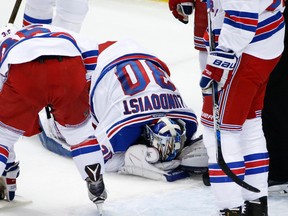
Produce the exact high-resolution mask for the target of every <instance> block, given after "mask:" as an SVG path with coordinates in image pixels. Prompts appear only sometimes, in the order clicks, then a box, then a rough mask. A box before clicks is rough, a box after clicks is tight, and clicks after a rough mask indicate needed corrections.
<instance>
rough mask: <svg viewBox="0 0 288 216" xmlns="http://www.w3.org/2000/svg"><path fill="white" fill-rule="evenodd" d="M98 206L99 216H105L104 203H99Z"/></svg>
mask: <svg viewBox="0 0 288 216" xmlns="http://www.w3.org/2000/svg"><path fill="white" fill-rule="evenodd" d="M96 206H97V209H98V212H99V216H103V203H97V204H96Z"/></svg>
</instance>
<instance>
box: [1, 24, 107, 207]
mask: <svg viewBox="0 0 288 216" xmlns="http://www.w3.org/2000/svg"><path fill="white" fill-rule="evenodd" d="M1 41H2V42H1V44H0V49H1V58H0V62H1V64H0V74H1V78H2V79H1V82H0V83H1V92H0V113H1V115H0V173H1V175H2V177H1V179H2V181H1V182H2V183H3V182H4V188H3V187H0V188H1V191H0V192H1V194H2V196H1V198H2V199H3V198H4V197H6V199H7V200H8V201H12V200H13V199H14V197H15V190H16V178H17V176H18V175H19V166H18V163H17V162H15V160H16V157H15V154H14V149H13V147H14V144H15V143H16V142H17V140H18V139H19V138H20V137H21V136H32V135H35V134H37V133H39V132H40V125H39V117H38V113H39V111H40V110H41V109H42V108H43V107H46V106H49V107H50V108H51V112H52V113H53V115H54V116H55V119H56V121H55V124H57V126H58V129H59V131H60V132H61V134H62V135H63V136H64V137H65V138H66V141H67V144H68V145H69V148H71V151H72V157H73V160H74V162H75V164H76V166H77V168H78V170H79V172H80V174H81V176H82V178H83V180H85V181H86V182H87V186H88V191H89V198H90V199H91V201H92V202H94V203H96V204H99V203H102V202H104V200H105V199H106V196H107V195H106V191H105V187H104V182H103V177H102V174H103V171H104V170H103V165H104V160H103V155H102V152H101V148H100V145H99V144H98V141H97V140H96V138H95V136H94V130H93V127H92V122H91V118H90V109H89V99H88V97H89V94H88V85H87V79H86V75H87V73H88V72H90V71H92V70H94V69H95V68H96V61H97V56H98V45H97V43H96V42H95V41H90V40H88V39H87V38H83V37H82V36H80V35H79V34H77V33H74V32H72V31H71V32H67V31H65V30H64V29H62V28H58V27H54V26H50V25H40V24H37V25H30V26H27V27H25V28H23V29H21V30H18V31H17V30H15V29H13V28H11V26H7V27H5V28H3V29H2V31H1ZM101 168H102V169H101ZM43 174H45V173H43ZM68 182H69V181H68ZM2 186H3V185H2ZM3 189H4V190H3Z"/></svg>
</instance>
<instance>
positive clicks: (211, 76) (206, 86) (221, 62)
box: [200, 50, 237, 94]
mask: <svg viewBox="0 0 288 216" xmlns="http://www.w3.org/2000/svg"><path fill="white" fill-rule="evenodd" d="M236 61H237V58H236V56H235V54H234V53H232V52H224V51H221V50H217V51H211V52H210V53H209V55H208V57H207V64H206V68H205V70H204V71H203V72H202V77H201V80H200V87H201V88H202V92H203V94H211V89H212V81H213V80H214V81H216V82H217V83H218V91H220V90H222V88H223V87H224V86H225V84H226V82H228V81H230V79H231V76H232V70H233V69H234V67H235V64H236Z"/></svg>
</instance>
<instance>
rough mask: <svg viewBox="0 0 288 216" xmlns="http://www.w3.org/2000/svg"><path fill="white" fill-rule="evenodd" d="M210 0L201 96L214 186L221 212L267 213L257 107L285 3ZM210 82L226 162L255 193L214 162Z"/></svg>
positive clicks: (265, 160)
mask: <svg viewBox="0 0 288 216" xmlns="http://www.w3.org/2000/svg"><path fill="white" fill-rule="evenodd" d="M212 3H213V4H212V5H210V7H212V10H211V22H212V32H213V39H214V40H215V49H212V51H211V52H210V53H209V55H208V58H207V65H206V69H205V70H204V71H203V72H202V78H201V80H200V86H201V88H202V91H203V96H204V97H203V98H204V101H203V109H202V116H201V122H202V124H203V125H204V129H203V139H204V144H205V146H206V148H207V152H208V156H209V175H210V181H211V186H212V190H213V193H214V195H215V197H216V202H217V205H218V207H219V215H229V216H234V215H247V216H260V215H261V216H266V215H268V208H267V187H268V184H267V177H268V166H269V156H268V152H267V149H266V141H265V138H264V135H263V131H262V120H261V110H262V108H263V98H264V94H265V88H266V84H267V82H268V78H269V75H270V73H271V72H272V70H273V68H274V67H275V65H276V64H277V62H278V61H279V59H280V55H281V53H282V51H283V38H284V19H283V16H282V12H283V5H282V3H281V1H280V0H279V1H272V0H264V1H250V0H243V1H236V0H229V1H227V0H213V2H212ZM209 45H210V46H211V47H213V45H214V44H209ZM212 82H216V83H217V84H218V93H219V118H217V119H218V120H219V122H220V132H221V136H220V137H221V138H220V139H221V147H222V152H223V157H224V160H225V161H226V163H227V165H228V167H229V168H230V169H231V170H232V172H233V173H234V174H236V175H237V176H238V177H239V178H240V179H241V180H244V181H245V182H247V183H248V184H250V185H252V186H254V187H256V188H258V189H259V190H260V192H259V193H255V192H251V191H248V190H246V189H244V188H242V187H240V186H239V185H237V184H236V183H235V182H233V181H232V180H231V178H229V177H228V176H227V175H226V174H225V173H224V172H223V171H222V169H221V168H220V167H219V165H218V163H217V158H216V157H217V156H216V155H217V154H216V153H217V145H216V138H215V133H214V130H213V127H214V125H213V101H212V96H211V89H212ZM243 205H244V207H243Z"/></svg>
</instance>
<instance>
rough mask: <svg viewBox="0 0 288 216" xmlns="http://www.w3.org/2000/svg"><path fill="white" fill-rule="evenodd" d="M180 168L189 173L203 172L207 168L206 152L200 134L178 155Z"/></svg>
mask: <svg viewBox="0 0 288 216" xmlns="http://www.w3.org/2000/svg"><path fill="white" fill-rule="evenodd" d="M177 159H179V160H180V161H181V165H180V167H181V169H183V170H184V171H186V172H188V173H190V174H203V173H205V172H207V170H208V154H207V150H206V148H205V146H204V143H203V138H202V135H201V136H200V137H198V138H197V139H195V140H192V142H191V143H190V144H189V145H188V146H186V147H185V148H184V149H183V150H182V151H181V154H180V155H179V157H178V158H177Z"/></svg>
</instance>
